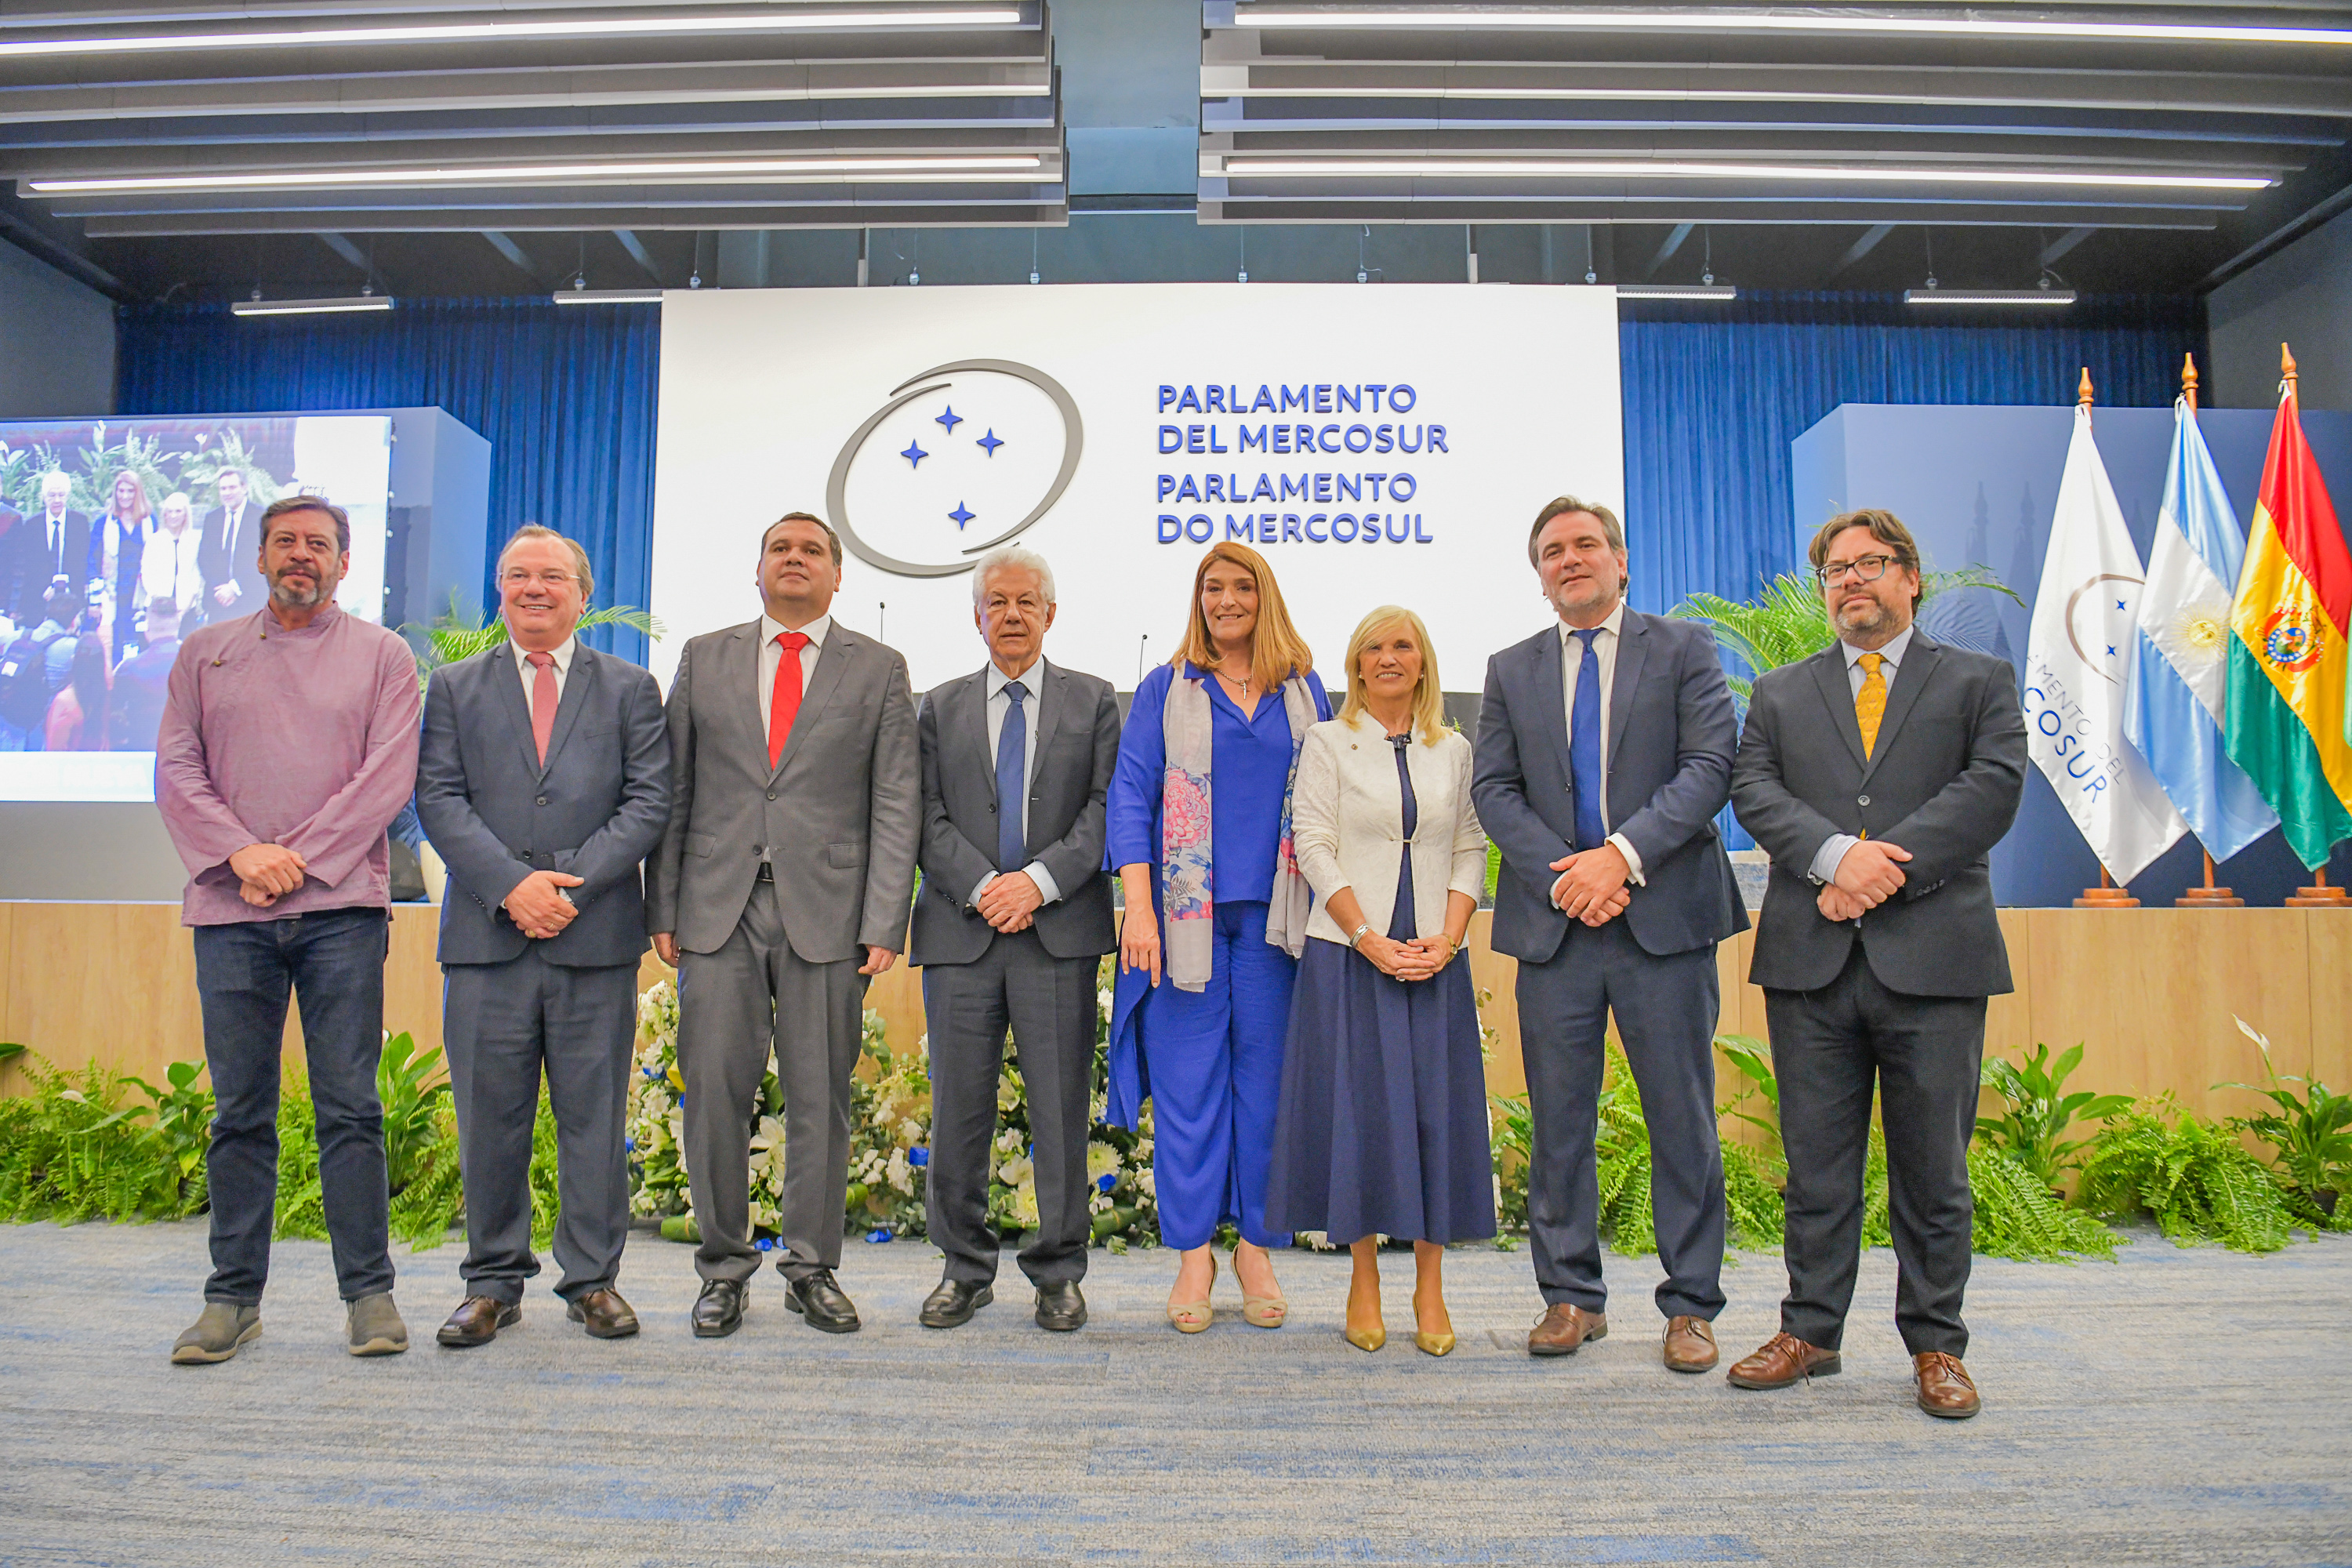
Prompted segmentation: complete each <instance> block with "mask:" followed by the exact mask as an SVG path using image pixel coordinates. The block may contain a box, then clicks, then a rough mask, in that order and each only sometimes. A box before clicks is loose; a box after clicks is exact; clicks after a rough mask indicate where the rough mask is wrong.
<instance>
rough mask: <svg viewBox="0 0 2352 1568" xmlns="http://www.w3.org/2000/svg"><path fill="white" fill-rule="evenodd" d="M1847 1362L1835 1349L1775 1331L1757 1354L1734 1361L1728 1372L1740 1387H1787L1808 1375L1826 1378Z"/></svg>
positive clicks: (1733, 1382)
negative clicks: (1839, 1356)
mask: <svg viewBox="0 0 2352 1568" xmlns="http://www.w3.org/2000/svg"><path fill="white" fill-rule="evenodd" d="M1844 1364H1845V1363H1843V1362H1842V1361H1841V1360H1839V1359H1838V1352H1835V1351H1825V1350H1823V1349H1822V1347H1821V1346H1819V1345H1809V1344H1807V1343H1806V1342H1804V1341H1802V1340H1801V1339H1799V1338H1798V1337H1797V1336H1796V1335H1794V1334H1790V1333H1780V1334H1774V1335H1773V1336H1772V1337H1771V1338H1770V1339H1769V1340H1766V1341H1765V1342H1764V1343H1763V1345H1762V1346H1761V1347H1760V1348H1759V1349H1758V1350H1757V1352H1756V1353H1755V1354H1753V1355H1751V1356H1749V1357H1748V1358H1747V1359H1746V1360H1745V1361H1739V1362H1735V1363H1732V1367H1731V1370H1730V1371H1729V1372H1728V1373H1725V1374H1724V1375H1725V1376H1727V1378H1729V1379H1730V1380H1731V1383H1732V1384H1733V1385H1734V1386H1735V1387H1738V1388H1786V1387H1788V1386H1789V1385H1790V1384H1792V1383H1802V1382H1804V1380H1805V1379H1807V1378H1809V1377H1827V1376H1829V1375H1830V1374H1831V1373H1834V1372H1837V1371H1840V1370H1841V1369H1842V1368H1843V1366H1844Z"/></svg>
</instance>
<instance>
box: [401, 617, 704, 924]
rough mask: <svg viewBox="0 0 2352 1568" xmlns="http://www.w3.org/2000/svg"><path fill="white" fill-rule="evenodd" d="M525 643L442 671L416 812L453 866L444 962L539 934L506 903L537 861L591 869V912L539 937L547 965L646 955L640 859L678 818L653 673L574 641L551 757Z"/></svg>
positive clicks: (587, 899)
mask: <svg viewBox="0 0 2352 1568" xmlns="http://www.w3.org/2000/svg"><path fill="white" fill-rule="evenodd" d="M516 659H517V655H516V652H515V650H514V648H513V647H511V646H510V645H508V644H504V643H501V644H499V646H498V647H493V648H490V649H488V651H486V652H483V653H478V654H477V655H475V656H474V657H473V658H468V659H462V660H460V661H459V662H457V663H456V664H451V665H444V666H443V667H442V668H439V669H436V670H435V671H434V672H433V679H432V681H431V683H430V684H429V685H428V686H427V687H426V688H425V745H424V749H423V751H422V752H421V753H420V754H419V756H418V758H417V764H416V815H417V819H418V820H419V821H420V822H422V823H423V824H424V826H425V837H427V838H429V839H430V840H432V843H433V847H434V848H435V849H436V851H438V852H439V854H440V856H441V858H442V859H443V861H445V862H446V864H447V866H448V868H449V886H448V888H447V890H446V892H445V893H444V894H443V896H442V900H441V945H440V950H439V952H438V954H437V956H438V957H439V959H440V961H441V962H442V963H445V964H454V963H506V962H507V961H508V960H509V959H512V958H516V957H520V955H521V953H522V952H523V949H524V948H525V947H526V946H527V945H529V943H530V941H531V940H532V939H530V937H527V936H525V935H523V934H522V932H521V931H520V930H518V929H517V928H516V926H515V923H514V921H513V920H512V919H511V918H510V917H509V916H508V915H507V913H506V911H505V910H503V909H501V908H500V907H499V906H500V905H502V904H503V903H504V902H505V901H506V896H507V895H508V894H509V893H511V892H513V891H514V889H515V886H516V884H517V883H519V882H520V881H521V880H522V879H524V878H525V877H527V876H529V875H530V873H531V872H533V871H562V872H563V873H565V874H566V875H568V876H573V877H578V878H579V879H581V885H580V886H579V887H576V888H572V889H567V891H568V892H569V894H570V896H571V899H572V902H573V903H574V904H576V905H578V906H579V910H580V913H579V914H578V916H577V917H575V918H574V919H573V921H572V923H571V924H570V925H568V926H566V927H564V928H563V931H562V934H561V935H558V936H553V937H550V938H548V939H546V940H545V941H543V942H541V943H540V949H539V951H540V953H541V956H542V957H544V958H545V959H546V960H547V961H548V962H549V963H560V964H565V965H569V966H572V967H577V968H586V967H589V966H592V965H599V964H616V963H636V962H637V960H638V958H639V956H640V955H641V954H643V953H644V952H645V951H646V924H645V904H644V890H643V884H642V882H641V881H640V879H639V876H638V870H637V868H638V864H639V862H641V861H643V860H644V859H645V858H646V856H647V855H648V854H650V853H651V852H652V851H653V848H654V847H655V846H656V844H658V843H660V841H661V836H662V830H663V829H664V828H665V827H666V826H668V823H669V798H670V769H669V732H668V729H667V725H665V723H664V722H663V719H662V705H661V686H660V684H659V683H658V682H656V680H655V679H654V678H653V676H652V674H651V673H649V672H648V671H646V670H644V669H641V668H638V667H637V666H635V665H634V664H631V663H629V662H628V661H627V660H625V659H620V658H614V657H613V656H611V655H610V654H602V653H598V652H597V651H596V650H595V649H593V648H592V647H584V646H577V645H575V646H574V647H573V649H572V668H571V671H570V672H569V673H568V674H567V675H566V676H565V677H564V680H563V698H562V701H560V702H558V703H557V704H556V708H555V730H554V732H553V733H552V734H551V735H550V736H549V737H548V742H547V762H546V764H545V765H544V766H541V763H540V760H539V748H538V745H537V744H536V743H535V742H533V741H532V739H531V732H530V702H529V700H527V699H526V698H525V697H524V695H523V686H522V678H521V675H520V673H519V667H518V665H517V663H516Z"/></svg>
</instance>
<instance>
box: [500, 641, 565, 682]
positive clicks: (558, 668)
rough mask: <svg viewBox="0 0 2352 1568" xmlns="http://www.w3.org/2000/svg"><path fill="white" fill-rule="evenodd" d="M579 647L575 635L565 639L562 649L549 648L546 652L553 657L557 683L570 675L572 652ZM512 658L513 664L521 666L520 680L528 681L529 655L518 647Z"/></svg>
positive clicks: (529, 675) (529, 676) (530, 672)
mask: <svg viewBox="0 0 2352 1568" xmlns="http://www.w3.org/2000/svg"><path fill="white" fill-rule="evenodd" d="M579 646H580V638H579V637H578V636H577V635H576V634H575V635H574V636H572V637H565V638H564V639H563V643H562V647H551V648H549V649H548V650H547V651H548V652H549V653H551V654H552V655H554V656H555V679H557V680H558V681H559V682H561V681H562V679H563V678H564V677H565V676H567V675H569V674H571V673H572V651H573V650H574V649H575V648H577V647H579ZM514 657H515V662H516V663H517V664H519V665H520V666H522V678H523V679H525V680H529V679H530V678H531V674H532V670H531V668H530V654H528V653H527V652H525V651H524V650H523V649H521V648H519V647H518V648H516V649H515V650H514Z"/></svg>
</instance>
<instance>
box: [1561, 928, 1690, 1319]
mask: <svg viewBox="0 0 2352 1568" xmlns="http://www.w3.org/2000/svg"><path fill="white" fill-rule="evenodd" d="M1719 995H1720V987H1719V985H1718V983H1717V980H1716V974H1715V948H1714V946H1713V945H1712V944H1709V945H1708V946H1706V947H1702V948H1697V949H1695V950H1693V951H1692V952H1678V953H1673V954H1670V955H1669V956H1667V957H1664V958H1660V957H1658V956H1656V955H1655V954H1653V953H1650V952H1644V951H1643V948H1642V946H1641V944H1640V943H1638V942H1635V941H1634V940H1633V930H1632V928H1631V927H1629V926H1627V925H1626V923H1625V921H1624V920H1623V918H1622V916H1621V917H1620V918H1618V919H1616V920H1612V921H1609V922H1608V923H1607V924H1605V925H1601V926H1598V927H1594V926H1587V925H1584V924H1582V923H1580V922H1578V923H1573V924H1570V927H1569V928H1568V935H1567V937H1566V939H1565V940H1563V941H1562V942H1560V944H1559V952H1557V953H1555V954H1554V955H1553V956H1552V959H1551V961H1550V962H1549V963H1521V964H1520V965H1519V978H1518V1001H1519V1041H1520V1052H1521V1056H1522V1058H1524V1060H1525V1062H1526V1066H1527V1075H1528V1110H1529V1111H1530V1113H1531V1114H1532V1117H1533V1120H1534V1122H1535V1153H1534V1158H1533V1160H1532V1161H1531V1162H1530V1164H1529V1168H1528V1241H1529V1243H1530V1244H1531V1245H1530V1247H1529V1250H1530V1251H1531V1252H1532V1253H1533V1254H1534V1261H1535V1268H1536V1283H1537V1285H1538V1287H1540V1288H1541V1289H1542V1290H1543V1298H1544V1300H1546V1301H1549V1302H1551V1303H1553V1304H1554V1305H1558V1304H1559V1303H1562V1302H1567V1303H1570V1304H1571V1305H1574V1306H1578V1307H1581V1308H1583V1309H1584V1310H1586V1311H1589V1312H1598V1311H1601V1310H1603V1309H1604V1308H1605V1307H1606V1306H1607V1305H1608V1300H1609V1291H1608V1288H1607V1287H1606V1286H1605V1285H1603V1284H1602V1283H1601V1231H1600V1212H1599V1210H1600V1195H1601V1189H1600V1181H1599V1177H1598V1173H1597V1172H1596V1169H1595V1164H1594V1154H1593V1143H1594V1141H1595V1137H1596V1134H1597V1132H1598V1131H1599V1122H1598V1114H1599V1112H1598V1106H1599V1102H1600V1099H1601V1072H1602V1068H1604V1066H1605V1065H1606V1059H1607V1058H1606V1044H1605V1037H1606V1032H1607V1029H1608V1025H1609V1016H1610V1015H1611V1014H1612V1013H1614V1014H1615V1015H1616V1017H1617V1037H1618V1038H1619V1040H1620V1041H1622V1043H1623V1045H1624V1047H1625V1059H1626V1060H1627V1062H1629V1063H1630V1064H1631V1065H1632V1067H1633V1082H1634V1085H1635V1087H1636V1088H1638V1089H1640V1090H1641V1094H1642V1113H1643V1117H1644V1118H1645V1119H1646V1120H1647V1121H1648V1122H1649V1126H1650V1161H1651V1165H1650V1210H1651V1217H1652V1220H1653V1222H1654V1225H1655V1226H1656V1229H1657V1236H1658V1261H1659V1262H1661V1263H1663V1264H1664V1265H1665V1269H1666V1278H1665V1279H1664V1280H1663V1281H1662V1282H1660V1284H1659V1286H1658V1289H1657V1302H1658V1310H1659V1311H1660V1312H1662V1313H1664V1314H1665V1315H1666V1316H1667V1317H1670V1318H1676V1317H1685V1316H1687V1317H1695V1318H1705V1319H1706V1320H1708V1321H1714V1318H1715V1315H1716V1314H1717V1312H1720V1311H1721V1310H1723V1234H1724V1211H1723V1148H1722V1145H1721V1144H1720V1143H1719V1142H1717V1138H1716V1128H1715V1025H1716V1017H1717V1007H1718V1003H1719Z"/></svg>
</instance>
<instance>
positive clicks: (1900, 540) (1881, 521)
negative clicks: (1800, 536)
mask: <svg viewBox="0 0 2352 1568" xmlns="http://www.w3.org/2000/svg"><path fill="white" fill-rule="evenodd" d="M1849 528H1866V529H1868V530H1870V537H1871V538H1873V539H1875V540H1876V541H1878V542H1879V543H1881V544H1883V545H1885V546H1886V548H1887V551H1888V552H1889V553H1891V554H1892V555H1893V556H1894V557H1895V564H1896V565H1897V566H1900V567H1902V568H1903V569H1904V570H1905V571H1906V572H1916V571H1918V570H1919V542H1918V541H1917V540H1916V539H1914V538H1912V537H1911V531H1910V530H1909V529H1907V528H1906V527H1904V526H1903V520H1902V519H1901V518H1899V517H1897V516H1895V514H1894V513H1893V512H1891V511H1885V510H1880V509H1879V508H1877V507H1863V508H1861V509H1860V510H1855V511H1842V512H1840V513H1838V514H1837V515H1836V516H1835V517H1833V518H1832V519H1830V520H1829V521H1827V522H1825V523H1823V524H1822V526H1821V527H1820V528H1819V529H1817V530H1815V531H1814V533H1813V542H1811V544H1809V545H1807V546H1805V559H1806V560H1808V561H1810V562H1811V563H1812V565H1813V571H1814V573H1815V574H1816V585H1819V581H1818V574H1819V573H1820V572H1821V569H1822V562H1824V561H1827V560H1828V559H1829V558H1830V545H1831V544H1832V543H1833V542H1835V541H1836V539H1837V536H1838V535H1839V534H1841V533H1843V532H1844V531H1846V530H1847V529H1849ZM1921 597H1922V595H1920V594H1917V593H1914V594H1913V595H1911V609H1912V612H1913V613H1914V614H1916V613H1917V612H1918V608H1919V600H1920V598H1921Z"/></svg>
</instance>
